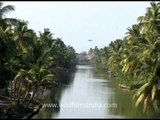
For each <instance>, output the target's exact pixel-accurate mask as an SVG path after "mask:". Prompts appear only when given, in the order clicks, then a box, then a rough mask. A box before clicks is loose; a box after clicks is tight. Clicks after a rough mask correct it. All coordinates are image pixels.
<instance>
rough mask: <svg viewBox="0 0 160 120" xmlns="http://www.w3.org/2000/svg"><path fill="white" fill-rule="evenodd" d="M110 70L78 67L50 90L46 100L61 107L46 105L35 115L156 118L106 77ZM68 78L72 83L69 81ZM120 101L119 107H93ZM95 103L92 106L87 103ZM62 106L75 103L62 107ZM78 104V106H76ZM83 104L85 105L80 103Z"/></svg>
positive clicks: (50, 116) (38, 116)
mask: <svg viewBox="0 0 160 120" xmlns="http://www.w3.org/2000/svg"><path fill="white" fill-rule="evenodd" d="M106 78H107V76H106V73H104V72H100V71H98V72H96V73H95V72H93V68H92V67H90V66H77V70H76V72H75V73H72V74H71V75H70V77H69V79H67V78H65V79H63V81H62V84H61V85H60V86H59V87H57V88H54V89H52V90H50V91H48V92H46V97H45V100H44V101H45V103H57V105H59V107H57V108H43V109H42V110H41V111H40V112H39V114H38V115H37V116H36V117H35V118H152V117H154V116H156V114H155V113H154V112H152V111H150V112H149V113H148V114H143V112H142V111H143V110H142V107H139V108H135V106H134V103H133V100H132V94H131V93H129V92H126V91H123V90H121V89H119V88H118V87H117V86H116V85H115V83H114V82H113V81H111V80H108V79H106ZM67 80H68V82H66V81H67ZM113 103H116V104H117V107H112V108H109V107H104V106H101V107H100V106H93V105H95V104H98V105H106V104H108V105H111V104H113ZM89 104H90V105H92V106H90V107H88V106H87V105H89ZM61 105H74V106H70V107H64V106H63V107H62V106H61ZM76 105H77V106H76ZM80 105H81V106H80Z"/></svg>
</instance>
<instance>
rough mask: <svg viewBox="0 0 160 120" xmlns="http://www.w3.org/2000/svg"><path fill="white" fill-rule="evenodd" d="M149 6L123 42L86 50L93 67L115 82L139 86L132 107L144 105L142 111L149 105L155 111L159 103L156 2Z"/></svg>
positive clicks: (159, 18) (159, 50)
mask: <svg viewBox="0 0 160 120" xmlns="http://www.w3.org/2000/svg"><path fill="white" fill-rule="evenodd" d="M150 5H151V6H150V7H148V8H147V11H146V13H145V15H144V16H140V17H138V23H137V24H134V25H132V26H131V27H129V28H128V29H127V32H126V35H125V37H124V38H123V39H117V40H115V41H112V42H111V43H110V44H109V46H107V47H104V48H101V49H98V48H97V47H96V48H95V49H90V54H91V53H92V54H93V59H95V60H93V61H94V62H95V63H96V65H98V64H102V66H106V68H107V69H109V71H110V72H112V73H113V74H114V77H115V78H114V79H116V80H117V81H118V82H120V83H123V84H127V85H130V86H142V87H140V88H139V89H138V91H137V92H136V93H135V95H134V98H136V99H137V101H136V105H138V104H139V103H142V104H143V105H144V111H146V110H147V108H148V106H149V105H153V107H154V108H155V109H156V110H157V109H158V106H159V100H160V98H159V87H158V83H159V82H160V11H159V10H160V9H159V8H160V3H159V2H158V3H156V2H151V3H150ZM93 51H94V52H93Z"/></svg>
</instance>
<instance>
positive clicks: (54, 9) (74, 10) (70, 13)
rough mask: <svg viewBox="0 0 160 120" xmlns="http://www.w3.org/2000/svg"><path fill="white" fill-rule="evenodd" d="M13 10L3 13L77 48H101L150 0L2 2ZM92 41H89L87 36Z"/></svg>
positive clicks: (132, 21)
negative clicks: (13, 8) (116, 0)
mask: <svg viewBox="0 0 160 120" xmlns="http://www.w3.org/2000/svg"><path fill="white" fill-rule="evenodd" d="M4 3H5V4H4V5H14V6H15V11H14V12H11V13H9V14H7V16H6V17H14V18H18V19H22V20H27V21H28V22H29V25H28V26H29V28H30V29H34V30H35V31H36V32H38V31H43V29H44V28H49V29H50V30H51V32H52V33H54V36H55V37H59V38H62V40H63V41H64V43H65V44H66V45H71V46H73V47H74V48H75V50H76V52H82V51H88V50H89V48H90V47H92V48H93V47H94V46H98V47H99V48H102V47H104V46H107V45H108V44H109V43H110V42H111V41H113V40H115V39H117V38H123V37H124V35H125V33H126V29H127V28H128V27H130V26H131V25H132V24H135V23H137V17H138V16H142V15H144V14H145V11H146V8H147V7H149V6H150V2H107V1H106V2H23V1H21V2H20V1H19V2H7V1H5V2H4ZM89 39H91V40H92V41H91V42H89V41H88V40H89Z"/></svg>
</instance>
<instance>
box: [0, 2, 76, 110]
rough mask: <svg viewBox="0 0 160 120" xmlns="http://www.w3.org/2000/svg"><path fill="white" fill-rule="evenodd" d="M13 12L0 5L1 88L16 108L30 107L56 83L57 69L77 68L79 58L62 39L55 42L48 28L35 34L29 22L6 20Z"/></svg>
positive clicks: (55, 39) (9, 6)
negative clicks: (4, 89) (5, 16)
mask: <svg viewBox="0 0 160 120" xmlns="http://www.w3.org/2000/svg"><path fill="white" fill-rule="evenodd" d="M12 10H14V7H13V6H11V5H8V6H3V3H2V2H0V21H1V22H0V68H1V69H0V88H1V89H2V88H6V93H5V95H7V94H8V95H9V96H10V97H11V99H12V100H15V101H16V104H18V105H20V104H23V106H26V107H27V106H28V105H29V103H30V101H32V100H33V99H34V98H35V100H39V99H37V97H40V96H41V95H39V93H41V94H42V93H43V92H42V91H43V90H44V88H46V87H47V85H54V84H56V83H57V79H58V78H57V74H56V69H58V68H59V69H60V70H65V69H71V68H72V67H74V66H75V64H76V63H75V58H76V54H75V50H74V49H73V47H71V46H67V45H65V44H64V42H63V41H62V39H60V38H53V37H52V36H53V35H52V33H51V31H50V30H49V29H48V28H45V29H44V31H43V32H39V34H36V32H35V31H34V30H32V29H29V28H28V23H27V22H26V21H24V20H17V19H13V18H4V15H5V13H7V12H10V11H12ZM30 92H33V94H32V97H28V96H29V94H30ZM9 93H10V94H9Z"/></svg>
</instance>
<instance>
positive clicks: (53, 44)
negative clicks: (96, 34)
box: [0, 2, 160, 119]
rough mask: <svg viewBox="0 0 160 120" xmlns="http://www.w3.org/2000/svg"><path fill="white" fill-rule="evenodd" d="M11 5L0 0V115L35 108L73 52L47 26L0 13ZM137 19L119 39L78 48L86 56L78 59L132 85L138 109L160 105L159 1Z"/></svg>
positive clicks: (68, 67)
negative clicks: (39, 28)
mask: <svg viewBox="0 0 160 120" xmlns="http://www.w3.org/2000/svg"><path fill="white" fill-rule="evenodd" d="M14 10H15V8H14V6H12V5H7V6H4V5H3V2H0V58H1V59H0V68H1V69H0V118H24V119H27V118H32V117H33V116H34V115H35V114H37V113H38V111H39V110H40V109H41V107H42V105H41V103H42V101H43V97H44V96H43V93H44V92H45V90H47V89H51V88H54V87H57V86H58V85H59V84H61V81H65V80H67V79H66V78H67V76H68V75H69V74H70V72H72V70H73V71H74V70H75V66H76V64H77V58H76V57H77V56H78V54H77V53H76V52H75V50H74V48H73V47H72V46H69V45H68V46H67V45H66V44H65V43H64V42H63V41H62V39H61V38H54V37H53V33H51V31H50V30H49V28H44V31H42V32H39V33H36V32H35V31H34V30H33V29H29V28H28V22H27V21H25V20H20V19H16V18H6V17H5V14H6V13H8V12H11V11H14ZM137 20H138V23H137V24H134V25H132V26H131V27H129V28H128V29H127V32H126V35H125V36H124V38H123V39H116V40H115V41H112V42H111V43H110V44H109V45H108V46H105V47H104V48H101V49H99V48H98V47H97V46H96V47H95V48H94V49H92V48H90V50H89V51H88V54H86V53H83V54H82V56H85V57H86V55H87V57H86V58H85V57H84V58H85V59H87V60H88V61H85V59H81V60H80V62H81V63H83V64H86V65H88V64H91V65H93V66H94V67H95V68H96V69H97V71H95V72H100V71H105V72H106V74H107V75H109V76H108V77H109V79H110V80H113V81H116V82H117V83H118V86H119V87H121V88H123V89H125V90H128V91H133V92H134V96H133V98H134V99H135V100H136V102H135V106H136V107H137V106H139V105H140V104H141V105H143V111H144V112H147V110H148V109H149V107H152V108H153V109H154V111H160V109H159V108H160V2H151V3H150V7H148V8H147V10H146V13H145V14H144V16H139V17H138V18H137ZM89 61H90V63H89ZM66 82H67V81H66Z"/></svg>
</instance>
